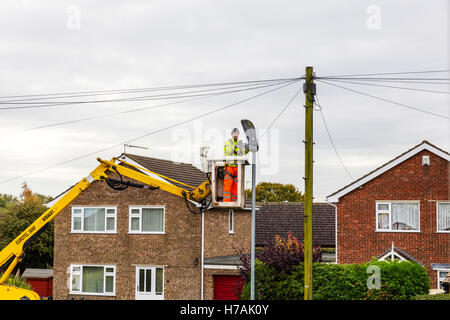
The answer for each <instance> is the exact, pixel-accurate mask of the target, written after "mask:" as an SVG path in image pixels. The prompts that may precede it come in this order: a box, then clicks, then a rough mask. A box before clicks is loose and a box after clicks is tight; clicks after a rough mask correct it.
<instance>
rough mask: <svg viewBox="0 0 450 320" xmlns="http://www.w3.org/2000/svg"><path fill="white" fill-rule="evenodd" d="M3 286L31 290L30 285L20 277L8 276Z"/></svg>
mask: <svg viewBox="0 0 450 320" xmlns="http://www.w3.org/2000/svg"><path fill="white" fill-rule="evenodd" d="M5 284H10V285H12V286H15V287H17V288H23V289H28V290H33V288H32V287H31V285H30V284H29V283H27V282H26V280H25V278H22V277H16V276H9V277H8V279H6V281H5Z"/></svg>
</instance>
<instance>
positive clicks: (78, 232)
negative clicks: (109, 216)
mask: <svg viewBox="0 0 450 320" xmlns="http://www.w3.org/2000/svg"><path fill="white" fill-rule="evenodd" d="M70 233H75V234H117V231H73V230H72V231H70Z"/></svg>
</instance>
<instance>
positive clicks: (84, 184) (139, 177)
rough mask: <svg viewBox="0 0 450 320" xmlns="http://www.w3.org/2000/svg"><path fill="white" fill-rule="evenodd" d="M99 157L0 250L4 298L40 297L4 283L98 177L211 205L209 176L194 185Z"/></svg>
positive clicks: (0, 282)
mask: <svg viewBox="0 0 450 320" xmlns="http://www.w3.org/2000/svg"><path fill="white" fill-rule="evenodd" d="M97 160H98V161H99V162H100V164H99V166H98V167H97V168H95V169H94V170H93V171H92V172H91V173H90V174H89V175H88V176H87V177H85V178H83V179H82V180H81V181H79V182H78V183H77V184H76V185H75V186H73V187H72V188H71V189H70V190H69V191H67V192H66V193H65V194H64V195H63V196H62V197H61V198H60V199H59V200H58V201H57V202H56V203H55V204H54V205H53V206H51V207H50V208H49V209H48V210H47V211H45V212H44V213H43V214H42V215H41V216H40V217H39V218H38V219H37V220H35V221H34V222H33V223H32V224H31V225H30V226H29V227H28V228H27V229H26V230H25V231H23V232H22V233H21V234H20V235H18V236H17V237H16V238H15V239H14V240H13V241H12V242H10V243H9V244H8V245H7V246H6V247H5V248H3V249H2V250H1V251H0V268H5V267H6V270H5V272H4V273H3V275H2V276H1V278H0V300H5V299H8V300H10V299H27V300H28V299H39V296H38V295H37V294H36V293H35V292H33V291H30V290H25V289H19V288H16V287H13V286H9V285H5V284H4V283H5V281H6V279H7V278H8V277H9V275H10V274H11V273H12V272H13V270H14V268H15V267H16V266H17V264H18V263H19V262H20V261H21V259H22V256H23V253H24V248H25V247H26V246H27V245H28V244H29V243H30V242H31V241H32V240H33V239H34V238H36V237H37V236H38V235H39V234H40V233H41V232H42V231H43V230H44V228H45V226H46V225H47V224H48V223H49V222H51V221H53V219H55V217H56V216H57V215H58V214H59V213H60V212H61V211H62V210H63V209H64V208H65V207H67V206H68V205H69V204H70V203H71V202H72V201H73V200H74V199H75V198H76V197H78V195H79V194H80V193H82V192H83V191H84V190H86V189H87V188H89V186H90V185H91V184H92V183H93V182H94V181H97V180H105V181H106V183H107V184H108V185H109V186H110V187H112V188H114V189H116V190H123V189H125V188H127V187H129V186H132V187H138V188H147V189H161V190H164V191H167V192H170V193H172V194H175V195H177V196H179V197H182V198H184V199H185V200H186V201H187V200H191V201H194V202H197V203H201V204H202V208H204V209H205V208H207V206H205V199H206V197H207V196H208V195H209V194H210V193H211V186H210V182H209V179H206V180H205V181H204V182H203V183H202V184H201V185H200V186H198V187H195V188H194V187H192V186H189V185H186V184H184V183H181V182H179V181H176V180H174V179H170V178H168V177H164V176H161V175H159V174H156V173H154V172H151V171H149V170H147V169H145V168H141V167H137V166H134V165H131V164H129V163H126V162H124V161H121V160H119V161H120V162H121V163H123V164H125V165H126V166H123V165H120V164H116V161H117V160H118V159H116V158H112V159H111V160H110V161H107V160H102V159H100V158H97ZM128 166H131V167H135V168H136V169H138V170H140V171H137V170H135V169H131V168H129V167H128ZM142 170H145V171H149V172H151V173H153V174H156V175H158V176H159V177H160V178H159V179H158V178H156V177H152V176H149V175H147V174H144V173H142V172H141V171H142ZM108 171H109V172H115V173H116V174H118V176H119V178H120V180H118V179H113V178H110V177H109V176H108V174H107V172H108ZM122 177H127V178H130V179H133V180H135V181H138V182H140V183H142V184H139V183H135V182H131V181H124V180H123V179H122ZM168 180H169V181H172V182H176V183H177V184H178V185H183V186H186V187H188V188H182V187H179V186H176V185H175V184H172V183H170V182H167V181H168Z"/></svg>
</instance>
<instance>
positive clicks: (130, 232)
mask: <svg viewBox="0 0 450 320" xmlns="http://www.w3.org/2000/svg"><path fill="white" fill-rule="evenodd" d="M128 234H166V233H165V232H138V231H128Z"/></svg>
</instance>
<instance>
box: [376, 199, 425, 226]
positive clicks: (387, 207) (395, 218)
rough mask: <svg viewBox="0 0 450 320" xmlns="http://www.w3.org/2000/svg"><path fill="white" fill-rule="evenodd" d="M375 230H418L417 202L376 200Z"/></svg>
mask: <svg viewBox="0 0 450 320" xmlns="http://www.w3.org/2000/svg"><path fill="white" fill-rule="evenodd" d="M376 212H377V213H376V214H377V216H376V223H377V228H376V230H377V231H404V232H407V231H419V230H420V214H419V202H418V201H417V202H406V201H405V202H401V201H398V202H384V201H383V202H381V201H380V202H376Z"/></svg>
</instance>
